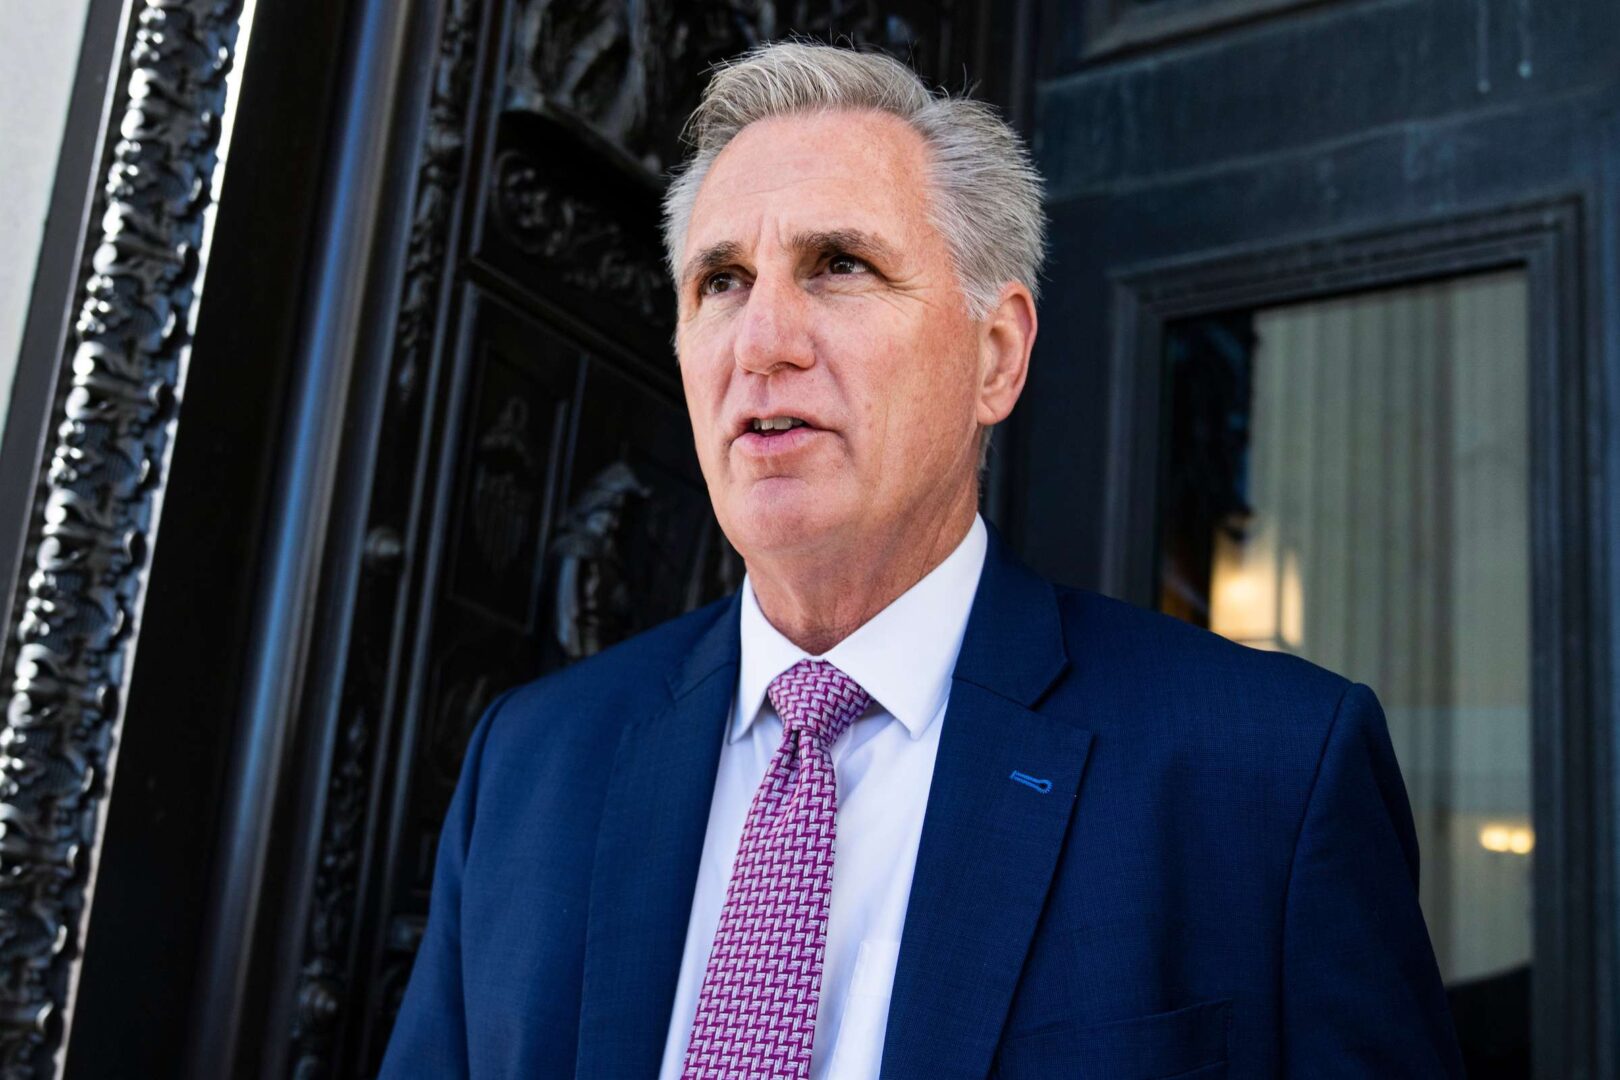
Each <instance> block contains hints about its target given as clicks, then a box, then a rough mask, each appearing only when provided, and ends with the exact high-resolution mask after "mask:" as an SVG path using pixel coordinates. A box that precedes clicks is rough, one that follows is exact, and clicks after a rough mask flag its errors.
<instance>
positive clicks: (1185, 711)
mask: <svg viewBox="0 0 1620 1080" xmlns="http://www.w3.org/2000/svg"><path fill="white" fill-rule="evenodd" d="M1057 595H1058V608H1059V611H1060V613H1061V619H1062V622H1063V628H1064V639H1065V646H1066V647H1067V649H1068V652H1069V659H1070V663H1071V665H1072V667H1073V670H1075V671H1078V672H1080V673H1083V674H1089V675H1091V676H1094V677H1093V678H1088V679H1086V682H1087V683H1088V685H1090V686H1091V687H1092V688H1093V689H1095V688H1096V687H1097V686H1098V685H1099V684H1100V683H1103V684H1108V685H1111V686H1112V687H1113V689H1114V693H1116V694H1118V695H1122V696H1123V697H1125V698H1126V699H1128V700H1130V701H1132V702H1135V703H1138V704H1142V705H1147V706H1151V707H1155V708H1158V709H1160V710H1163V711H1167V712H1169V713H1171V714H1180V715H1187V716H1191V715H1206V716H1214V717H1217V718H1223V719H1225V718H1232V717H1243V718H1246V719H1247V720H1249V721H1252V722H1256V723H1264V722H1265V718H1268V717H1276V718H1277V719H1278V721H1279V722H1282V723H1287V724H1289V725H1290V726H1292V727H1294V728H1296V729H1297V728H1300V727H1306V728H1309V727H1311V726H1313V725H1312V724H1311V723H1310V721H1309V719H1308V718H1317V719H1318V721H1319V722H1320V723H1322V724H1325V723H1327V722H1328V721H1329V720H1331V718H1332V715H1333V713H1334V711H1335V710H1336V709H1337V707H1338V704H1339V702H1340V701H1341V699H1343V697H1344V695H1345V694H1346V692H1347V691H1348V690H1349V689H1350V686H1351V685H1352V684H1351V681H1350V680H1349V679H1346V678H1345V677H1344V676H1342V675H1339V674H1336V673H1334V672H1332V671H1329V670H1327V669H1326V668H1324V667H1321V666H1320V665H1318V664H1315V663H1312V662H1311V661H1309V660H1306V659H1304V658H1302V657H1299V656H1294V655H1291V654H1288V653H1284V652H1275V651H1270V650H1266V649H1257V648H1252V647H1250V646H1248V645H1242V644H1239V643H1237V642H1235V641H1232V640H1230V639H1229V638H1225V637H1222V636H1221V635H1219V634H1216V633H1213V632H1211V631H1209V630H1206V629H1203V628H1202V627H1198V626H1193V625H1192V624H1190V623H1187V622H1184V621H1182V620H1181V619H1177V618H1175V617H1173V616H1170V615H1166V614H1164V613H1162V612H1157V611H1149V610H1146V609H1144V608H1140V607H1137V606H1135V605H1134V604H1129V603H1125V602H1124V601H1121V600H1115V599H1112V598H1110V597H1106V596H1103V595H1101V594H1099V593H1095V592H1091V591H1089V590H1085V589H1072V588H1063V587H1058V588H1057Z"/></svg>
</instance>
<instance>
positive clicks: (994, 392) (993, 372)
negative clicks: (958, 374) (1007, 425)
mask: <svg viewBox="0 0 1620 1080" xmlns="http://www.w3.org/2000/svg"><path fill="white" fill-rule="evenodd" d="M1036 327H1037V324H1036V318H1035V298H1034V297H1033V296H1031V295H1030V292H1029V289H1028V287H1026V286H1025V285H1023V284H1021V283H1019V282H1016V281H1009V282H1008V283H1007V284H1006V285H1004V286H1002V289H1001V298H1000V300H998V301H997V303H996V306H995V307H994V308H992V309H991V311H990V314H989V315H988V316H986V317H985V319H984V320H983V321H982V322H981V323H980V324H979V402H978V414H977V419H978V421H979V426H980V427H989V426H991V425H993V424H999V423H1001V422H1002V421H1003V420H1005V419H1006V418H1007V414H1008V413H1010V412H1012V409H1013V406H1014V405H1015V404H1017V402H1018V395H1019V394H1021V393H1023V391H1024V379H1025V377H1026V376H1027V375H1028V374H1029V352H1030V349H1032V348H1033V347H1034V346H1035V331H1036Z"/></svg>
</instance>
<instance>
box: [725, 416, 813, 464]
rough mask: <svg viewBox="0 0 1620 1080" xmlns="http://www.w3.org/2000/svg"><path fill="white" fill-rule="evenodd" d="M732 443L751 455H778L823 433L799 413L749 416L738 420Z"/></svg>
mask: <svg viewBox="0 0 1620 1080" xmlns="http://www.w3.org/2000/svg"><path fill="white" fill-rule="evenodd" d="M741 428H742V430H740V431H738V432H737V434H736V436H735V437H734V439H733V441H732V446H733V447H734V448H735V449H737V450H739V451H741V452H742V453H743V454H744V455H746V456H748V457H754V458H771V459H776V458H780V457H781V456H782V455H783V454H787V453H790V452H792V451H794V450H797V449H799V448H800V447H803V446H808V445H809V444H810V443H812V442H814V441H815V440H816V437H817V436H819V435H822V434H825V433H824V432H823V431H822V429H821V428H819V427H817V426H816V425H815V424H813V423H812V422H811V421H810V420H807V419H805V418H804V417H802V416H789V415H786V414H782V415H777V416H751V417H749V418H748V419H747V420H745V421H743V423H742V424H741Z"/></svg>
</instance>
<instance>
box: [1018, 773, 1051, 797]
mask: <svg viewBox="0 0 1620 1080" xmlns="http://www.w3.org/2000/svg"><path fill="white" fill-rule="evenodd" d="M1012 778H1013V779H1014V780H1016V781H1018V782H1019V783H1020V784H1023V785H1024V786H1025V787H1032V788H1034V789H1035V790H1036V791H1038V792H1040V793H1041V794H1042V795H1045V794H1047V793H1048V792H1050V791H1051V790H1052V781H1050V780H1041V779H1039V778H1037V777H1034V776H1031V775H1029V773H1021V772H1018V771H1017V770H1016V769H1015V770H1013V774H1012Z"/></svg>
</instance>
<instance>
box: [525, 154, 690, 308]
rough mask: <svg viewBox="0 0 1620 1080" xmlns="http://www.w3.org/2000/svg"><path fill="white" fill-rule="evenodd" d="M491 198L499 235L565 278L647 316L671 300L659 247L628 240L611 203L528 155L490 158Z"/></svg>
mask: <svg viewBox="0 0 1620 1080" xmlns="http://www.w3.org/2000/svg"><path fill="white" fill-rule="evenodd" d="M494 205H495V212H496V216H497V218H498V220H499V221H500V223H501V226H502V229H503V234H504V235H505V236H506V237H507V238H508V239H509V240H511V242H512V243H513V244H514V245H515V246H516V247H517V248H518V249H519V250H521V251H523V252H525V253H526V254H529V255H534V256H537V257H539V258H541V259H543V260H545V262H546V264H547V265H548V266H555V267H558V268H559V269H560V271H561V276H562V280H563V282H564V284H567V285H569V286H571V287H572V288H575V289H578V290H580V291H581V292H584V293H588V294H590V295H593V296H598V295H600V296H607V297H611V298H612V299H614V300H616V301H617V302H618V303H620V304H622V305H624V306H625V307H627V308H629V309H630V310H631V311H634V312H635V313H637V314H639V315H641V316H643V317H644V318H647V319H656V318H658V317H659V316H660V315H661V314H662V312H663V309H664V308H665V307H667V306H668V302H669V297H671V296H672V295H673V294H674V286H673V285H672V284H671V283H670V280H669V275H668V274H666V273H665V272H664V266H663V261H662V256H661V253H660V252H659V251H658V250H657V249H656V248H654V247H652V246H651V245H648V244H644V243H637V242H636V241H635V240H633V239H632V238H631V236H630V235H629V233H628V230H627V229H626V228H625V226H624V223H623V222H622V220H620V216H617V215H615V213H614V211H613V209H612V208H611V207H608V206H603V205H601V204H599V203H596V202H593V201H591V200H589V199H586V198H581V197H579V196H577V195H573V194H570V193H568V192H566V191H563V190H561V189H560V188H559V187H558V186H556V185H555V184H553V183H550V182H548V179H547V177H546V176H545V174H544V171H543V170H542V168H541V166H540V165H539V164H538V163H536V162H535V161H534V160H532V159H531V158H529V157H528V155H526V154H524V153H522V152H520V151H515V150H509V151H507V152H506V153H504V154H502V155H501V157H500V159H499V160H498V161H497V162H496V163H495V203H494Z"/></svg>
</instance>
